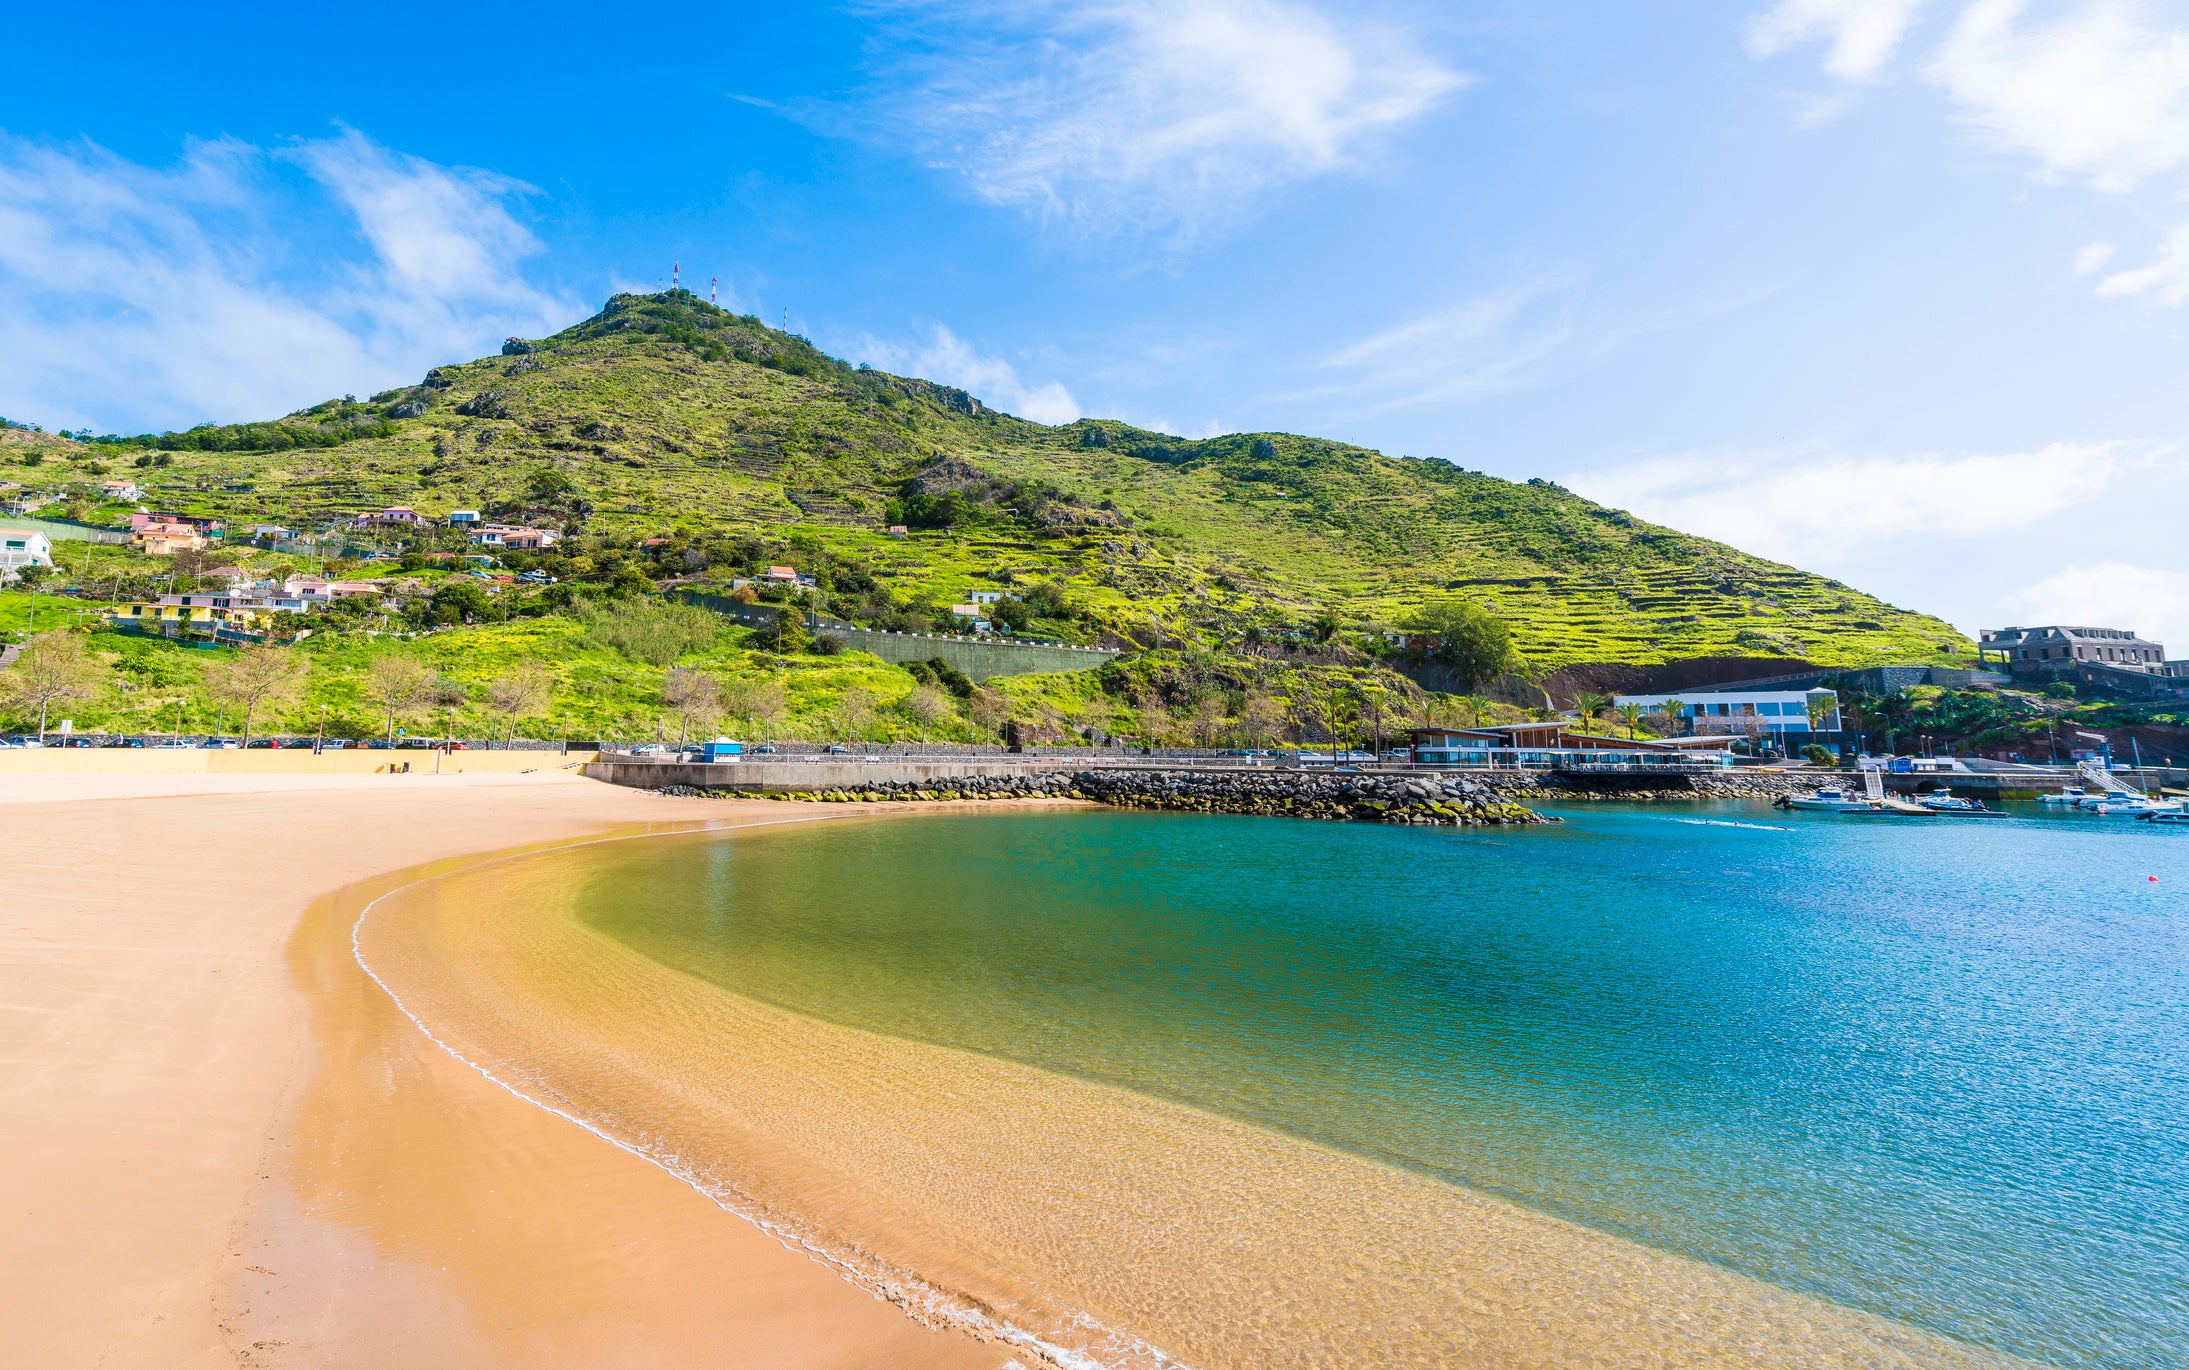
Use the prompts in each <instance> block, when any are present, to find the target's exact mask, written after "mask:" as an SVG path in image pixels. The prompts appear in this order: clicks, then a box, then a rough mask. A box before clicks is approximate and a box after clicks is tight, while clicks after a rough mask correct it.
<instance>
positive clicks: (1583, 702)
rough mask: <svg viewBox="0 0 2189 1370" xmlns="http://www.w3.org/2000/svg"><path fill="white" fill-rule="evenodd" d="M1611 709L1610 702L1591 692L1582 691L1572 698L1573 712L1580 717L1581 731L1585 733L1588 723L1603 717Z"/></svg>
mask: <svg viewBox="0 0 2189 1370" xmlns="http://www.w3.org/2000/svg"><path fill="white" fill-rule="evenodd" d="M1610 707H1611V701H1610V700H1609V699H1607V698H1605V697H1604V696H1603V695H1600V694H1597V693H1596V692H1595V691H1593V690H1583V691H1582V692H1581V693H1579V694H1577V695H1575V696H1574V697H1573V711H1574V712H1575V713H1577V714H1579V715H1580V716H1581V731H1583V732H1587V731H1588V726H1589V724H1590V723H1592V722H1594V721H1595V720H1596V719H1598V718H1601V717H1603V715H1604V711H1605V710H1606V709H1609V708H1610Z"/></svg>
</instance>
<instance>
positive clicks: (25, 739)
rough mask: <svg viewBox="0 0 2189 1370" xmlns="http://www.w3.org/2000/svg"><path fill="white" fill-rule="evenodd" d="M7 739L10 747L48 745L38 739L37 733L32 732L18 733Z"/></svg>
mask: <svg viewBox="0 0 2189 1370" xmlns="http://www.w3.org/2000/svg"><path fill="white" fill-rule="evenodd" d="M6 741H7V745H8V746H10V747H43V746H45V745H46V744H45V743H43V742H41V741H39V740H38V737H37V735H36V734H30V733H25V734H18V735H16V736H14V737H10V738H8V739H7V740H6Z"/></svg>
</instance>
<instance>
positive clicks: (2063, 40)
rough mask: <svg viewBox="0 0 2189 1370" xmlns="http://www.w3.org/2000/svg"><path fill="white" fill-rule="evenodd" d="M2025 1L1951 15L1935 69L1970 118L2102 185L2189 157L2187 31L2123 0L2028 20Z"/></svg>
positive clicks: (2054, 165) (1983, 4)
mask: <svg viewBox="0 0 2189 1370" xmlns="http://www.w3.org/2000/svg"><path fill="white" fill-rule="evenodd" d="M2027 9H2028V4H2027V0H1973V3H1971V4H1970V5H1969V6H1968V7H1967V8H1966V9H1964V10H1963V11H1962V12H1961V16H1960V18H1959V19H1958V20H1956V21H1955V23H1954V25H1953V28H1952V31H1951V32H1950V33H1949V34H1948V36H1947V38H1946V41H1945V44H1944V46H1943V47H1942V48H1941V49H1940V50H1939V53H1938V57H1937V59H1936V61H1934V62H1933V63H1932V65H1931V69H1930V74H1931V77H1932V79H1933V80H1935V81H1936V82H1937V83H1938V84H1939V85H1940V86H1942V87H1943V88H1944V89H1945V91H1946V93H1947V94H1948V95H1949V96H1950V97H1952V99H1953V100H1954V102H1955V103H1956V104H1958V105H1959V106H1960V111H1961V117H1962V118H1963V119H1964V120H1966V121H1967V122H1968V123H1969V124H1971V125H1973V126H1974V127H1976V128H1978V129H1981V130H1982V131H1983V132H1984V133H1986V134H1987V135H1988V136H1990V137H1991V138H1992V139H1993V140H1995V141H1996V142H1998V143H1999V144H2000V145H2002V146H2004V147H2008V148H2012V149H2015V150H2017V151H2021V152H2025V153H2028V154H2029V155H2031V156H2033V157H2035V158H2037V159H2038V160H2039V161H2040V162H2041V163H2042V164H2043V165H2044V167H2045V170H2046V171H2047V172H2048V173H2049V174H2051V175H2054V176H2080V177H2084V178H2087V179H2088V180H2089V181H2090V182H2091V183H2092V184H2093V185H2095V186H2097V187H2098V188H2099V189H2101V190H2106V191H2125V190H2129V189H2132V188H2134V187H2135V186H2137V185H2139V184H2141V183H2142V182H2144V181H2146V180H2148V179H2150V178H2151V177H2153V176H2155V175H2158V174H2160V173H2163V172H2168V171H2172V170H2174V169H2176V168H2178V167H2180V166H2181V165H2183V163H2184V162H2185V161H2189V32H2185V31H2184V30H2182V29H2180V28H2173V27H2168V26H2166V25H2165V24H2163V23H2162V22H2160V21H2159V20H2158V19H2157V18H2156V17H2155V16H2154V15H2153V14H2152V13H2151V12H2150V10H2149V8H2148V7H2147V6H2144V5H2140V4H2130V3H2123V2H2122V0H2088V2H2087V3H2083V4H2080V5H2077V6H2076V7H2074V8H2073V9H2072V10H2071V11H2070V12H2069V13H2067V14H2064V15H2062V16H2060V17H2057V18H2054V19H2052V20H2050V21H2046V22H2032V23H2026V24H2025V23H2022V22H2021V21H2022V19H2023V15H2024V12H2025V11H2026V10H2027Z"/></svg>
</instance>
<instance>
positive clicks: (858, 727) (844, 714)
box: [836, 688, 874, 738]
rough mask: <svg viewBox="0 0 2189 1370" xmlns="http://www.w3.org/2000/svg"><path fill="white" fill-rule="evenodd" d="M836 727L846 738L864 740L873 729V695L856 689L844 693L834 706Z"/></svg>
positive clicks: (867, 691) (870, 692)
mask: <svg viewBox="0 0 2189 1370" xmlns="http://www.w3.org/2000/svg"><path fill="white" fill-rule="evenodd" d="M836 725H837V727H838V728H839V729H840V730H841V731H842V733H843V735H844V736H845V737H847V738H865V737H866V736H867V735H868V734H869V733H870V732H872V731H873V729H874V695H873V692H872V691H869V690H861V689H857V688H853V689H849V690H846V691H844V697H843V699H842V700H841V701H840V702H839V703H838V704H837V706H836Z"/></svg>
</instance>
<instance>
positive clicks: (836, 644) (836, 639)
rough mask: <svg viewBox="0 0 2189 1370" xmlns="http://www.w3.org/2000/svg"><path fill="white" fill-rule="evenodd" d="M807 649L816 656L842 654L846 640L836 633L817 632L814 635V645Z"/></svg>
mask: <svg viewBox="0 0 2189 1370" xmlns="http://www.w3.org/2000/svg"><path fill="white" fill-rule="evenodd" d="M807 650H809V651H811V652H812V653H813V654H814V655H815V656H841V655H843V651H844V640H843V638H842V637H840V636H838V635H837V634H835V633H816V634H814V636H813V645H812V646H811V647H809V648H808V649H807Z"/></svg>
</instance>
